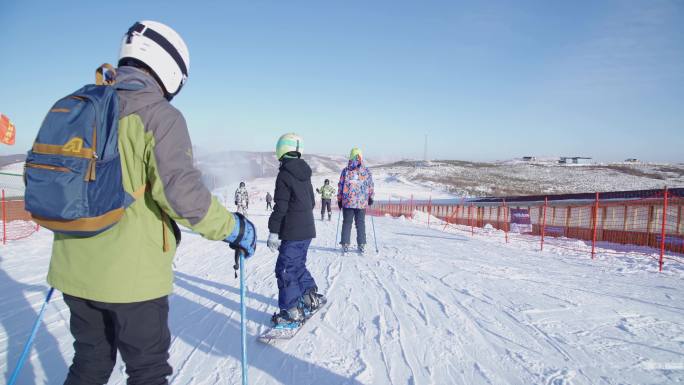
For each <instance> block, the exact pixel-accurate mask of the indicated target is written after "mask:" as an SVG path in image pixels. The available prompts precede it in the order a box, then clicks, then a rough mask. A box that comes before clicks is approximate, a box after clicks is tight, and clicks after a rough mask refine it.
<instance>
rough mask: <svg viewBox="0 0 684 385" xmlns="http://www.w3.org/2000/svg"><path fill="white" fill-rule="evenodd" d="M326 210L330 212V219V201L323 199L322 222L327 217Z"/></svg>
mask: <svg viewBox="0 0 684 385" xmlns="http://www.w3.org/2000/svg"><path fill="white" fill-rule="evenodd" d="M325 210H328V217H330V216H331V215H332V206H331V205H330V199H321V220H322V219H323V217H324V216H325Z"/></svg>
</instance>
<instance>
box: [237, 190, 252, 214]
mask: <svg viewBox="0 0 684 385" xmlns="http://www.w3.org/2000/svg"><path fill="white" fill-rule="evenodd" d="M235 206H237V212H239V213H240V214H242V215H244V216H247V209H248V208H249V192H247V188H246V187H245V182H240V187H238V189H237V190H235Z"/></svg>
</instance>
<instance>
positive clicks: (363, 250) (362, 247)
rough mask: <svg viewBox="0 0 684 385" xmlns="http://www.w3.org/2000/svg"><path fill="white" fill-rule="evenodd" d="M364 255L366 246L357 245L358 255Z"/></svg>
mask: <svg viewBox="0 0 684 385" xmlns="http://www.w3.org/2000/svg"><path fill="white" fill-rule="evenodd" d="M365 253H366V245H365V244H363V243H362V244H360V245H359V254H361V255H364V254H365Z"/></svg>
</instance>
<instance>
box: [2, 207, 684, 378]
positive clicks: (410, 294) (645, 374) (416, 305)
mask: <svg viewBox="0 0 684 385" xmlns="http://www.w3.org/2000/svg"><path fill="white" fill-rule="evenodd" d="M250 217H251V219H252V220H254V222H255V223H256V225H257V227H258V229H259V237H260V239H261V240H260V241H259V245H258V247H259V249H258V252H257V255H256V256H255V257H253V258H252V259H251V260H249V261H248V262H247V263H248V264H247V268H246V271H247V273H246V274H247V276H246V279H247V283H248V291H249V295H248V300H247V308H248V311H247V317H248V319H249V321H248V322H247V327H248V334H249V336H248V342H249V346H248V352H249V360H250V361H249V362H250V373H249V374H250V383H251V384H264V385H266V384H292V385H295V384H296V385H305V384H316V385H320V384H330V385H335V384H374V385H382V384H396V385H398V384H402V385H404V384H439V385H442V384H468V385H474V384H665V383H678V382H682V381H684V364H683V363H682V362H683V361H682V357H684V285H683V284H684V280H683V278H684V273H683V271H682V270H681V269H678V268H667V269H666V271H665V272H664V273H662V274H659V273H657V266H656V265H655V264H654V263H651V262H650V261H648V260H646V259H641V258H636V257H634V258H633V257H631V256H630V255H627V256H625V257H623V258H616V257H614V256H610V255H608V254H605V255H604V254H602V252H601V251H599V255H598V259H597V260H594V261H592V260H591V259H589V258H588V254H587V253H584V254H576V253H573V252H569V251H563V250H562V249H554V248H552V247H549V250H548V251H545V252H543V253H542V252H538V251H536V250H533V249H532V246H528V245H527V244H526V243H524V242H522V243H520V242H518V243H516V242H512V243H511V244H505V243H502V241H501V240H500V239H495V238H486V237H477V236H476V237H470V236H469V235H467V233H461V232H453V233H443V232H441V231H439V230H437V229H427V228H425V227H424V226H422V225H418V224H414V223H411V222H410V221H406V220H403V219H401V218H400V219H390V218H375V220H374V223H375V228H376V230H377V241H378V246H379V250H380V253H379V254H377V255H376V254H375V253H373V252H371V253H369V254H368V255H366V256H363V257H361V256H357V255H349V256H346V257H342V256H340V254H339V253H338V252H337V250H336V249H335V239H336V236H335V230H336V223H335V221H332V222H318V221H317V233H318V237H317V238H316V239H315V240H314V242H313V244H312V247H311V249H310V254H309V259H308V261H309V262H308V265H309V268H310V270H311V271H312V274H313V276H314V277H315V279H316V280H317V283H318V286H319V287H320V290H321V291H322V292H324V293H326V294H327V295H328V298H329V305H328V306H327V307H326V308H325V309H324V310H322V311H321V312H320V313H319V314H318V315H316V316H315V317H314V319H312V320H311V321H310V323H309V324H307V325H306V326H305V330H303V331H302V332H301V333H300V334H299V335H297V336H296V337H295V338H294V339H293V340H292V341H286V342H282V343H277V344H275V345H264V344H261V343H259V342H257V341H256V338H255V337H256V335H257V334H258V333H259V332H260V331H262V330H263V329H264V328H265V327H266V325H267V323H268V319H269V316H270V314H271V313H272V312H274V311H275V310H276V306H277V288H276V283H275V279H274V276H273V269H274V264H275V259H276V256H275V254H272V253H271V252H270V251H268V249H267V248H266V247H265V244H264V241H263V240H264V239H265V238H266V235H267V229H266V220H267V216H266V213H265V212H263V211H262V210H261V208H259V209H257V208H256V207H254V208H253V209H252V214H251V215H250ZM370 230H371V227H370V223H369V231H370ZM51 239H52V237H51V234H50V233H49V232H47V231H44V230H42V231H40V232H39V233H38V234H36V235H34V236H32V237H31V238H29V239H25V240H22V241H17V242H11V243H9V244H8V245H7V246H3V247H2V256H1V260H0V357H1V358H0V371H1V372H2V373H3V379H4V380H6V379H7V378H8V376H9V373H8V372H9V371H10V370H11V368H12V367H13V366H14V364H15V363H16V360H17V358H18V357H19V353H20V351H21V347H22V344H23V343H24V341H25V339H26V337H27V336H28V334H29V331H30V328H31V322H32V321H33V319H34V317H35V316H36V313H37V310H38V309H39V307H40V304H41V302H42V300H43V296H44V293H45V290H46V289H47V287H46V284H45V275H46V271H47V267H48V262H49V254H50V243H51ZM369 240H370V241H372V240H373V238H372V237H370V238H369ZM371 249H373V247H371ZM232 264H233V258H232V252H231V251H230V250H229V249H228V247H227V246H226V245H225V244H223V243H221V242H210V241H206V240H203V239H202V238H200V237H199V236H197V235H194V234H191V233H184V234H183V243H182V244H181V247H180V249H179V251H178V255H177V257H176V259H175V263H174V267H175V270H176V282H175V289H174V294H173V295H172V296H171V300H170V301H171V314H170V324H171V331H172V335H173V341H172V345H171V363H172V365H173V367H174V374H173V376H172V377H171V383H172V384H176V385H181V384H182V385H186V384H188V385H189V384H192V385H199V384H237V383H239V378H240V359H239V357H240V338H239V325H240V315H239V314H240V312H239V294H238V293H239V291H238V281H237V280H236V279H234V278H233V270H232ZM670 266H672V265H670ZM68 320H69V311H68V309H67V308H66V306H65V304H64V302H63V300H62V298H61V295H57V296H56V297H55V298H54V300H53V302H52V303H51V304H50V305H49V307H48V310H47V313H46V316H45V320H44V323H43V325H42V327H41V328H40V330H39V333H38V337H37V339H36V344H35V348H34V350H33V353H32V355H31V359H30V363H29V365H27V367H25V368H24V372H23V374H22V376H21V380H20V383H21V384H34V383H38V384H58V383H61V381H62V380H63V378H64V376H65V373H66V371H67V366H68V364H69V362H70V359H71V356H72V347H71V343H72V339H71V336H70V334H69V331H68V325H69V322H68ZM2 381H3V380H0V382H2ZM124 383H125V372H124V367H123V364H122V363H121V362H120V361H119V363H118V364H117V366H116V368H115V371H114V373H113V375H112V379H111V381H110V384H124Z"/></svg>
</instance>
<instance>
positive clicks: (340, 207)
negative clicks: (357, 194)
mask: <svg viewBox="0 0 684 385" xmlns="http://www.w3.org/2000/svg"><path fill="white" fill-rule="evenodd" d="M337 207H338V208H339V209H340V210H342V201H337Z"/></svg>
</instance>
